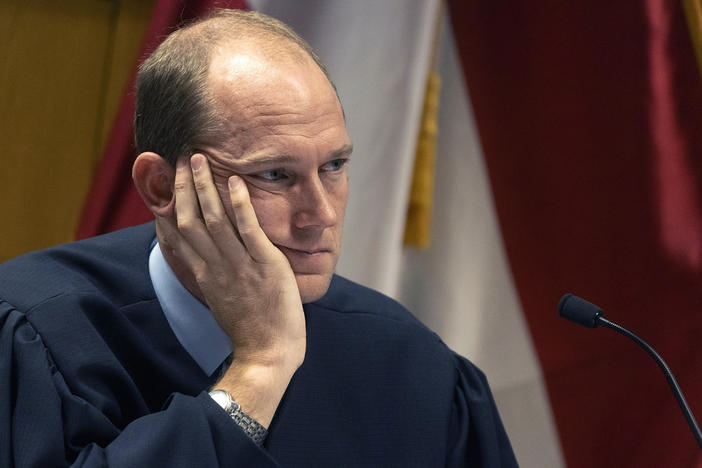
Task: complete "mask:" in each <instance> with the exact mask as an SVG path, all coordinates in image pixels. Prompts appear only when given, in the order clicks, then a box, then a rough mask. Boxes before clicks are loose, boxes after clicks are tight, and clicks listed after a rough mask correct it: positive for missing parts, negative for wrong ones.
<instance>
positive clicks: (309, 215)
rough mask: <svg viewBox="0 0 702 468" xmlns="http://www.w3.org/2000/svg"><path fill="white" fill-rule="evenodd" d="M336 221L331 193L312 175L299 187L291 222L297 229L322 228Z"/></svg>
mask: <svg viewBox="0 0 702 468" xmlns="http://www.w3.org/2000/svg"><path fill="white" fill-rule="evenodd" d="M337 221H338V216H337V212H336V208H335V206H334V203H333V198H332V195H331V194H330V193H329V192H328V191H327V188H326V187H325V186H324V184H323V183H322V181H321V180H320V179H319V177H314V178H313V179H312V180H309V181H308V182H307V183H306V184H304V185H303V186H302V187H301V189H300V193H299V194H298V199H297V207H296V211H295V214H294V217H293V224H294V225H295V227H296V228H298V229H320V228H321V229H323V228H326V227H330V226H333V225H334V224H336V223H337Z"/></svg>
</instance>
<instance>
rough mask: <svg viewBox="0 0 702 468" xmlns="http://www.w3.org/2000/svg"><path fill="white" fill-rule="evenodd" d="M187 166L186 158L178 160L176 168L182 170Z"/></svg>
mask: <svg viewBox="0 0 702 468" xmlns="http://www.w3.org/2000/svg"><path fill="white" fill-rule="evenodd" d="M184 166H185V158H178V159H177V160H176V168H178V169H180V168H182V167H184Z"/></svg>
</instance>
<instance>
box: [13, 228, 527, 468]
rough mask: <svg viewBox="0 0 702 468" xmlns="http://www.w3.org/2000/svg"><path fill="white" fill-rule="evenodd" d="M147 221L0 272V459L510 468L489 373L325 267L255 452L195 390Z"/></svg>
mask: <svg viewBox="0 0 702 468" xmlns="http://www.w3.org/2000/svg"><path fill="white" fill-rule="evenodd" d="M153 238H154V226H153V223H149V224H145V225H142V226H138V227H136V228H129V229H125V230H121V231H117V232H114V233H111V234H108V235H105V236H100V237H96V238H93V239H88V240H85V241H81V242H75V243H71V244H66V245H62V246H58V247H54V248H51V249H48V250H45V251H40V252H35V253H31V254H27V255H24V256H22V257H18V258H16V259H14V260H11V261H9V262H6V263H5V264H3V265H0V466H3V467H4V466H17V467H29V466H40V467H54V466H64V465H70V464H75V465H76V466H125V467H136V466H149V467H157V466H158V467H161V466H163V467H180V466H182V467H199V466H203V467H214V466H230V467H236V466H259V467H267V466H300V467H314V466H335V467H336V466H383V467H391V466H398V467H408V466H421V467H434V466H486V467H505V466H516V464H517V463H516V461H515V458H514V455H513V453H512V449H511V447H510V444H509V440H508V438H507V436H506V434H505V431H504V429H503V426H502V423H501V421H500V417H499V415H498V413H497V409H496V407H495V404H494V401H493V398H492V395H491V393H490V390H489V388H488V384H487V381H486V380H485V377H484V376H483V374H482V373H481V372H480V370H478V369H477V368H476V367H475V366H474V365H473V364H471V363H470V362H468V361H467V360H465V359H464V358H462V357H460V356H457V355H456V354H454V353H453V352H452V351H451V350H449V349H448V348H447V347H446V346H445V345H444V344H443V343H442V342H441V341H440V339H439V338H438V337H437V336H436V335H435V334H433V333H432V332H430V331H429V330H428V329H427V328H426V327H424V326H423V325H422V324H421V323H419V322H418V321H417V320H416V319H415V318H414V317H413V316H412V315H411V314H410V313H409V312H407V311H406V310H405V309H404V308H403V307H402V306H400V305H399V304H398V303H396V302H394V301H393V300H391V299H389V298H387V297H385V296H383V295H381V294H379V293H377V292H374V291H371V290H370V289H367V288H364V287H362V286H359V285H357V284H354V283H352V282H350V281H348V280H345V279H343V278H341V277H338V276H335V277H334V279H333V281H332V284H331V287H330V289H329V292H328V293H327V294H326V295H325V296H324V297H323V298H322V299H321V300H319V301H317V302H315V303H311V304H306V305H305V306H304V311H305V318H306V320H307V337H308V338H307V353H306V357H305V361H304V363H303V365H302V366H301V367H300V369H299V370H298V371H297V373H296V374H295V375H294V377H293V379H292V381H291V382H290V385H289V387H288V389H287V392H286V394H285V396H284V398H283V400H282V402H281V404H280V406H279V407H278V410H277V412H276V414H275V417H274V419H273V422H272V424H271V427H270V428H269V429H270V432H269V436H268V439H267V440H266V442H265V446H264V448H263V449H260V448H258V447H257V446H256V445H254V444H253V443H252V442H251V441H250V440H249V439H248V438H247V436H246V435H245V434H244V433H243V432H242V431H241V430H240V429H239V427H238V426H237V425H236V423H234V422H233V421H232V420H231V419H230V418H229V416H227V415H226V413H225V412H224V411H222V410H221V409H220V407H219V406H217V404H216V403H214V402H213V401H212V400H211V399H210V397H209V396H208V395H207V390H208V388H209V387H210V386H211V385H212V384H213V383H214V382H213V380H212V379H211V378H210V377H208V376H207V375H205V374H204V373H203V372H202V370H201V369H200V368H199V367H198V365H197V364H196V363H195V361H193V359H192V358H191V357H190V355H189V354H188V353H187V352H186V351H185V349H183V348H182V347H181V345H180V343H179V342H178V340H177V339H176V337H175V335H174V334H173V332H172V331H171V329H170V327H169V325H168V323H167V321H166V319H165V317H164V315H163V312H162V310H161V308H160V306H159V303H158V300H157V299H156V296H155V293H154V290H153V288H152V285H151V280H150V278H149V272H148V256H149V247H150V243H151V241H152V239H153Z"/></svg>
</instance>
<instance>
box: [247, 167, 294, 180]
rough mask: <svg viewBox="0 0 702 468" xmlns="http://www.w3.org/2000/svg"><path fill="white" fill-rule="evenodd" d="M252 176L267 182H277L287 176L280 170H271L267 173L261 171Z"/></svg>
mask: <svg viewBox="0 0 702 468" xmlns="http://www.w3.org/2000/svg"><path fill="white" fill-rule="evenodd" d="M254 176H255V177H258V178H259V179H263V180H265V181H268V182H277V181H279V180H283V179H285V178H286V177H287V175H286V174H285V172H283V170H282V169H271V170H269V171H263V172H259V173H258V174H254Z"/></svg>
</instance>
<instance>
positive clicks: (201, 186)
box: [193, 178, 210, 192]
mask: <svg viewBox="0 0 702 468" xmlns="http://www.w3.org/2000/svg"><path fill="white" fill-rule="evenodd" d="M193 183H194V184H195V190H197V191H198V192H203V191H205V190H207V189H208V188H209V186H210V184H209V183H208V182H207V180H206V179H201V178H197V179H195V180H194V182H193Z"/></svg>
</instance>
